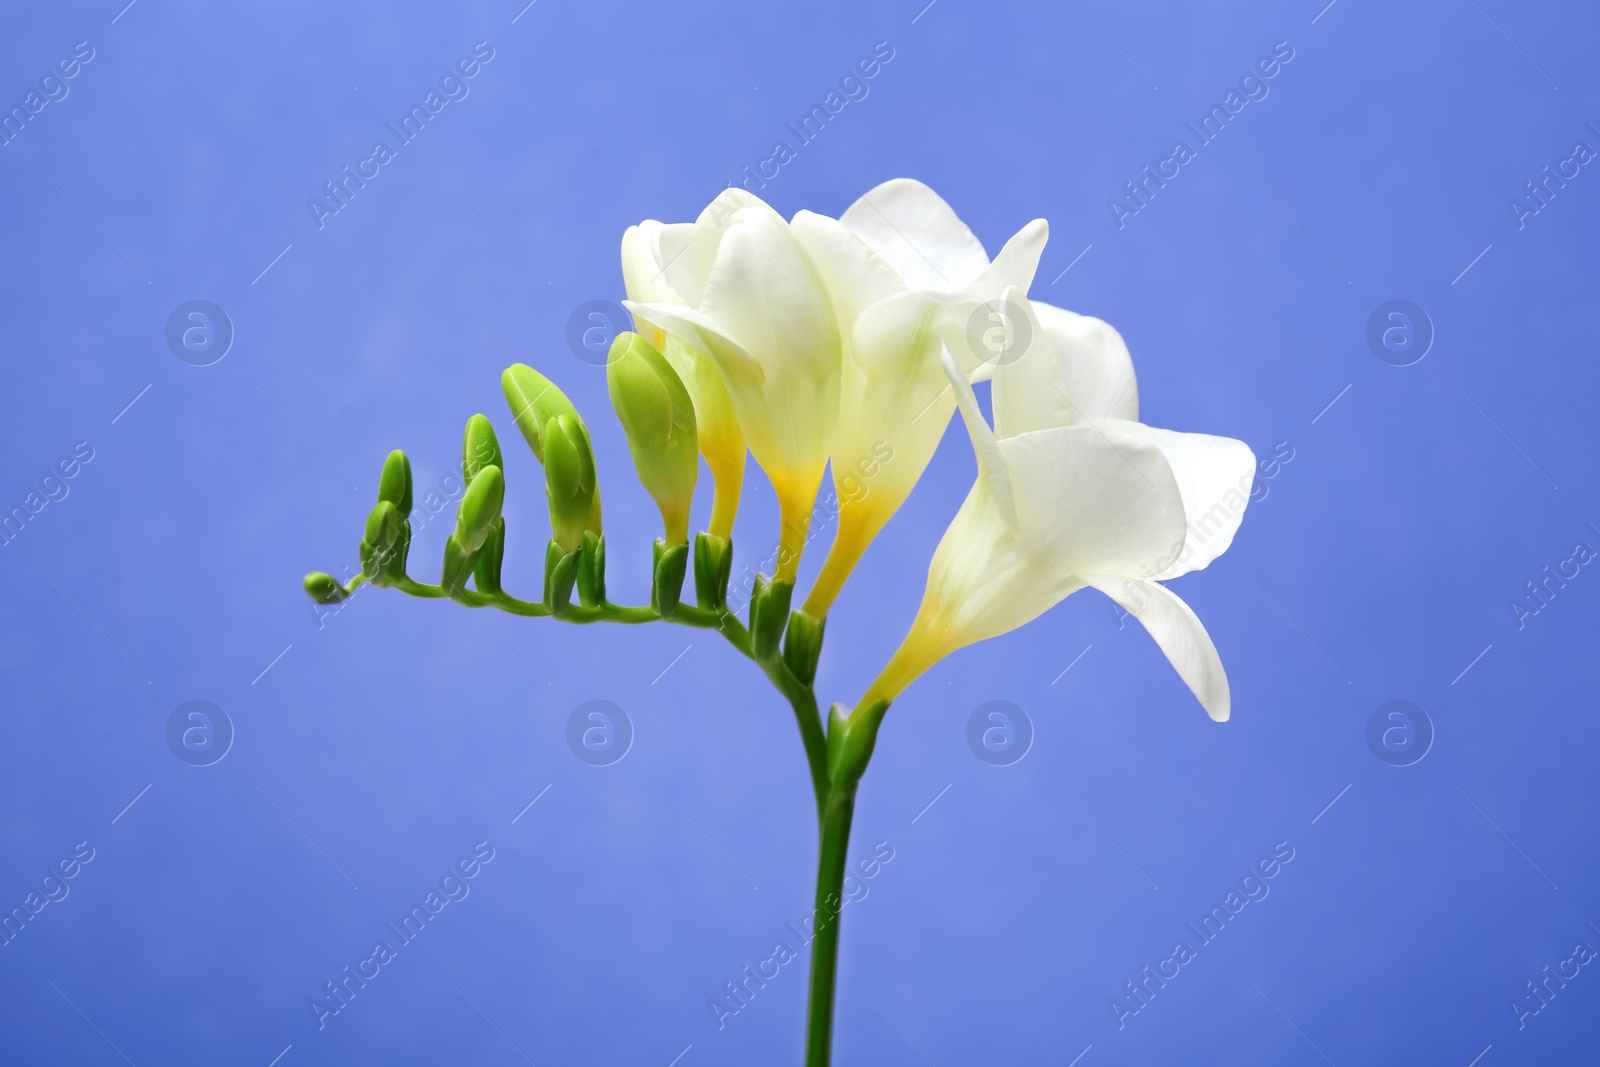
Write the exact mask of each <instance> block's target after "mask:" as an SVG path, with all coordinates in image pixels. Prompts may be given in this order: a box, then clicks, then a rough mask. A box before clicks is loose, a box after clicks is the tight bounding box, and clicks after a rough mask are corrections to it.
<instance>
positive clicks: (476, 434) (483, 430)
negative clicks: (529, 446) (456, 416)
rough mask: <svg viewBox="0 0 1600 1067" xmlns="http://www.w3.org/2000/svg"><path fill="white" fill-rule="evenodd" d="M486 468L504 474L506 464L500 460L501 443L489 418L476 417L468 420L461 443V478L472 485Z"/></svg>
mask: <svg viewBox="0 0 1600 1067" xmlns="http://www.w3.org/2000/svg"><path fill="white" fill-rule="evenodd" d="M485 467H499V468H500V470H501V472H502V473H504V471H505V469H506V464H505V461H504V460H503V459H501V458H500V442H499V441H498V440H496V438H495V436H494V427H493V426H492V425H490V423H489V419H488V417H487V416H484V415H474V416H472V418H470V419H468V420H467V432H466V434H465V435H464V436H463V438H462V441H461V476H462V477H463V478H465V479H466V480H467V481H468V482H469V483H470V482H471V481H472V479H474V478H476V477H477V476H478V472H479V471H481V470H483V468H485Z"/></svg>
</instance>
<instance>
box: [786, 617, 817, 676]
mask: <svg viewBox="0 0 1600 1067" xmlns="http://www.w3.org/2000/svg"><path fill="white" fill-rule="evenodd" d="M826 624H827V619H819V618H817V617H816V616H815V615H810V614H807V613H806V612H804V611H794V612H791V613H790V614H789V629H788V631H787V632H786V633H785V634H784V635H783V662H784V663H786V664H788V667H789V673H791V674H793V675H794V676H795V677H796V678H798V679H799V680H800V682H801V684H803V685H807V686H809V685H810V684H811V683H812V682H813V681H814V680H815V679H816V677H817V659H818V658H819V657H820V656H821V655H822V630H823V627H824V626H825V625H826Z"/></svg>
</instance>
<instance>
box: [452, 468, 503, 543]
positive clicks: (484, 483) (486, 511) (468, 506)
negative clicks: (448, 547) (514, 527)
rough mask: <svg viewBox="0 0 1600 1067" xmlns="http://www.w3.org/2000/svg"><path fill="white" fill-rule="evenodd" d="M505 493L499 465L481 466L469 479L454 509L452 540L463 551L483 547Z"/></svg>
mask: <svg viewBox="0 0 1600 1067" xmlns="http://www.w3.org/2000/svg"><path fill="white" fill-rule="evenodd" d="M505 495H506V480H505V478H504V477H503V476H502V475H501V474H500V468H499V467H485V468H483V470H481V471H479V472H478V474H477V477H475V478H473V479H472V484H471V485H469V486H467V491H466V493H465V494H463V495H462V497H461V506H460V507H459V508H457V509H456V540H457V541H460V542H461V547H462V548H463V549H464V550H465V551H467V552H468V553H472V552H476V551H478V549H480V548H482V547H483V542H484V540H485V539H486V538H487V537H488V536H489V530H490V528H491V527H492V526H494V524H495V523H496V522H498V521H499V519H500V505H501V504H502V503H503V502H504V501H505Z"/></svg>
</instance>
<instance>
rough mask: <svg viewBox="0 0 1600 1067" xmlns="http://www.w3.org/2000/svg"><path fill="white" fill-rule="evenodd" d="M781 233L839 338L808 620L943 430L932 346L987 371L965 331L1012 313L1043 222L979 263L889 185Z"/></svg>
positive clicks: (917, 192)
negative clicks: (1004, 311) (826, 484)
mask: <svg viewBox="0 0 1600 1067" xmlns="http://www.w3.org/2000/svg"><path fill="white" fill-rule="evenodd" d="M793 229H794V232H795V236H796V237H798V238H799V240H800V243H801V244H802V245H804V246H805V248H806V252H807V254H809V255H810V257H811V259H812V262H814V263H816V264H817V269H818V271H819V272H820V273H821V274H822V276H823V278H824V279H825V280H826V282H827V286H828V295H829V298H830V299H831V300H832V302H833V307H834V315H835V317H836V318H837V319H838V321H839V326H840V332H841V338H842V340H843V342H844V354H843V359H842V361H841V363H842V367H841V386H840V412H839V423H838V427H837V429H836V430H835V432H834V437H833V440H832V442H831V448H830V452H831V456H830V462H831V464H832V470H833V483H834V490H835V493H836V495H837V497H838V501H839V527H838V532H837V534H836V535H835V537H834V541H833V545H832V547H831V548H830V550H829V553H828V558H827V561H826V562H825V563H824V564H823V567H822V570H821V572H820V573H819V574H818V576H817V582H816V584H815V585H814V586H813V587H812V589H811V592H810V594H809V596H808V597H807V599H806V603H805V610H806V611H807V612H808V613H810V614H812V615H815V616H818V617H821V616H822V615H824V614H826V612H827V610H828V607H829V606H830V605H831V604H832V602H833V600H834V598H835V597H836V596H837V595H838V593H839V591H840V590H841V589H842V588H843V587H844V582H845V579H846V578H847V577H849V574H850V572H851V571H852V570H853V569H854V567H855V565H856V562H857V561H858V560H859V559H860V558H861V555H862V553H863V552H865V551H866V549H867V546H868V545H870V544H871V543H872V540H873V538H875V537H876V536H877V535H878V532H879V531H880V530H882V529H883V526H884V524H885V523H887V522H888V521H889V518H890V517H891V516H892V515H893V514H894V513H895V512H896V511H897V510H898V509H899V507H900V505H901V504H903V503H904V502H905V500H906V497H908V496H909V495H910V494H911V490H912V488H913V487H914V486H915V485H916V483H917V480H918V479H919V478H921V477H922V472H923V471H924V470H925V469H926V468H927V465H928V461H929V460H930V459H932V458H933V453H934V451H935V450H936V449H937V448H938V446H939V441H940V439H941V438H942V437H943V436H944V431H945V427H946V426H947V425H948V424H949V422H950V415H951V413H952V412H953V411H954V410H955V398H954V393H953V392H952V390H951V388H950V383H949V382H948V381H947V380H946V379H945V376H944V372H943V370H942V369H941V368H940V365H939V353H940V349H941V346H942V345H943V346H948V347H949V348H950V350H951V351H953V352H954V353H955V354H956V356H957V361H958V363H960V364H961V365H962V366H963V368H964V369H966V370H967V371H968V372H969V373H971V374H973V375H974V376H975V377H978V378H983V377H987V376H988V373H987V372H988V370H989V369H990V368H988V367H986V366H983V365H982V360H981V359H980V358H979V354H969V352H970V351H971V350H972V348H973V345H972V344H971V343H970V342H969V341H968V337H967V335H968V334H969V333H971V334H975V335H978V336H979V338H980V339H981V335H982V333H983V331H984V330H986V329H988V322H987V319H988V316H989V314H990V312H991V308H993V307H999V306H1005V307H1013V306H1014V307H1016V308H1019V309H1020V311H1021V313H1022V314H1023V315H1026V307H1027V305H1026V301H1025V300H1022V299H1021V297H1022V296H1023V295H1024V294H1025V293H1026V292H1027V288H1028V286H1029V285H1030V284H1031V283H1032V281H1033V274H1034V270H1035V269H1036V268H1037V266H1038V263H1039V254H1040V253H1041V252H1042V251H1043V249H1044V243H1045V239H1046V237H1047V236H1048V232H1049V228H1048V227H1047V226H1046V224H1045V222H1044V220H1043V219H1035V220H1034V221H1033V222H1030V223H1029V224H1028V225H1027V226H1024V227H1023V228H1022V229H1021V230H1020V231H1018V233H1017V234H1016V236H1014V237H1012V238H1011V240H1010V241H1008V242H1007V243H1006V246H1005V247H1004V248H1003V249H1002V250H1001V251H1000V254H999V255H998V256H996V257H995V259H994V261H993V262H992V263H991V262H990V260H989V257H988V255H986V254H985V253H984V250H983V246H982V245H981V244H979V243H978V239H977V238H976V237H974V236H973V235H972V231H971V230H969V229H968V228H967V226H966V224H965V223H963V222H962V221H961V220H960V219H959V218H958V217H957V216H956V213H955V212H954V211H953V210H951V208H950V205H949V204H947V203H945V202H944V201H943V200H942V199H940V198H939V196H938V194H936V193H935V192H934V191H933V190H932V189H929V188H928V187H927V186H926V185H923V184H922V183H921V182H917V181H911V180H909V179H905V178H899V179H895V180H894V181H889V182H885V183H884V184H882V185H880V186H878V187H877V188H875V189H873V190H872V191H871V192H869V193H867V194H866V195H865V196H863V197H861V199H859V200H857V201H856V202H855V203H854V204H853V205H851V207H850V208H849V210H847V211H846V212H845V213H844V215H843V216H842V217H841V218H839V219H837V220H835V219H830V218H827V217H826V216H823V215H816V214H812V213H811V212H809V211H802V212H800V213H799V214H798V215H796V216H795V219H794V223H793ZM1012 294H1014V296H1013V295H1012ZM1001 301H1006V303H1005V304H1004V305H1002V304H1001ZM1023 330H1024V332H1026V330H1027V327H1026V325H1024V326H1023ZM980 354H981V355H982V356H989V355H990V353H989V352H982V353H980Z"/></svg>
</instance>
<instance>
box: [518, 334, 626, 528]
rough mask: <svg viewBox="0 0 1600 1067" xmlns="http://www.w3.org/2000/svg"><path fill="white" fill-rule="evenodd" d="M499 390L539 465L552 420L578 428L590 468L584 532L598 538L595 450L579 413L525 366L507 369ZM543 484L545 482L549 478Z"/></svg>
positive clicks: (598, 510)
mask: <svg viewBox="0 0 1600 1067" xmlns="http://www.w3.org/2000/svg"><path fill="white" fill-rule="evenodd" d="M500 386H501V388H502V389H504V390H505V394H506V403H507V404H509V405H510V406H511V414H512V415H513V416H514V417H515V418H516V420H517V428H518V429H519V430H521V431H522V436H523V437H524V438H525V439H526V440H527V442H528V447H529V448H531V449H533V454H534V456H535V457H536V458H537V459H538V460H539V462H540V463H543V462H545V438H546V437H547V436H548V434H549V428H550V423H551V422H552V421H553V420H554V419H556V418H559V417H565V418H568V419H570V420H572V423H573V425H575V426H576V427H577V436H578V438H579V440H581V442H582V446H583V451H584V452H585V453H586V454H587V456H588V465H589V479H588V484H589V486H590V494H589V514H588V517H587V519H586V520H585V523H584V528H585V529H586V530H588V531H589V532H590V533H592V534H595V535H597V536H598V535H599V534H600V532H601V524H600V491H599V486H598V485H597V484H596V482H595V478H594V450H593V449H592V448H591V447H590V445H589V430H588V427H586V426H585V425H584V423H583V419H582V418H580V417H579V415H578V409H577V408H575V407H573V406H572V401H570V400H568V399H567V397H566V394H565V393H563V392H562V391H561V390H560V389H557V388H556V387H555V385H554V384H552V383H551V381H550V379H548V378H546V377H545V376H544V375H542V374H540V373H539V372H538V371H536V370H534V369H533V368H532V367H530V366H528V365H526V364H524V363H517V364H513V365H512V366H510V367H507V368H506V370H505V373H503V374H502V375H500ZM569 429H570V427H569ZM546 480H547V482H548V476H547V479H546Z"/></svg>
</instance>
